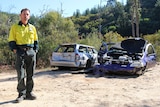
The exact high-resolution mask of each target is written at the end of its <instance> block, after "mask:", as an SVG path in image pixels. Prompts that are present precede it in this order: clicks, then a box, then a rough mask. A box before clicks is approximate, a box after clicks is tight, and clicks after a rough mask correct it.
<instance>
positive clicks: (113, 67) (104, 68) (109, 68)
mask: <svg viewBox="0 0 160 107" xmlns="http://www.w3.org/2000/svg"><path fill="white" fill-rule="evenodd" d="M138 70H140V68H135V67H130V65H129V64H128V65H120V64H108V65H104V64H102V65H96V66H95V69H94V72H99V71H101V72H107V73H117V74H134V73H136V72H137V71H138Z"/></svg>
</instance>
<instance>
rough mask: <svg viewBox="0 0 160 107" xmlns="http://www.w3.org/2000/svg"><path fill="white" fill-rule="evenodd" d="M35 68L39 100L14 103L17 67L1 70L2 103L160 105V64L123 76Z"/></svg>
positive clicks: (21, 106)
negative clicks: (5, 70)
mask: <svg viewBox="0 0 160 107" xmlns="http://www.w3.org/2000/svg"><path fill="white" fill-rule="evenodd" d="M73 72H75V71H69V70H65V71H58V70H55V69H53V68H48V69H41V70H36V72H35V76H34V82H35V87H34V91H33V92H34V94H35V95H36V96H37V99H36V100H32V101H31V100H24V101H22V102H20V103H14V100H15V98H16V97H17V94H18V93H17V90H16V86H17V78H16V72H15V71H9V72H5V73H0V107H160V65H157V66H156V67H154V68H152V69H150V70H149V71H148V72H146V73H145V74H144V75H141V76H139V77H135V76H122V75H108V74H107V75H105V76H103V77H99V78H97V77H95V76H94V75H92V74H85V73H73Z"/></svg>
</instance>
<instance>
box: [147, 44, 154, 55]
mask: <svg viewBox="0 0 160 107" xmlns="http://www.w3.org/2000/svg"><path fill="white" fill-rule="evenodd" d="M147 52H148V54H149V55H150V54H153V53H155V52H154V49H153V47H152V46H151V45H149V47H148V50H147Z"/></svg>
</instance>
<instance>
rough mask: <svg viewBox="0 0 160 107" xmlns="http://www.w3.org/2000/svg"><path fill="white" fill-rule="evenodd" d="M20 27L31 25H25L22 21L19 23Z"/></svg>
mask: <svg viewBox="0 0 160 107" xmlns="http://www.w3.org/2000/svg"><path fill="white" fill-rule="evenodd" d="M18 25H20V26H27V25H29V23H27V24H26V25H24V24H23V23H22V22H21V21H19V23H18Z"/></svg>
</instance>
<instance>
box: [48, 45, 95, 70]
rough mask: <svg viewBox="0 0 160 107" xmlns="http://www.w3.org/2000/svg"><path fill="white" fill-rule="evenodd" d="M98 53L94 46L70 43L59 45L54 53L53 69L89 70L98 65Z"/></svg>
mask: <svg viewBox="0 0 160 107" xmlns="http://www.w3.org/2000/svg"><path fill="white" fill-rule="evenodd" d="M97 56H98V52H97V50H96V49H95V48H94V47H93V46H89V45H84V44H77V43H68V44H61V45H59V46H58V47H57V48H56V50H55V51H54V52H53V53H52V56H51V59H50V64H51V67H58V68H59V69H61V68H63V67H73V68H89V67H92V66H93V65H95V64H97V63H98V60H97Z"/></svg>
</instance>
